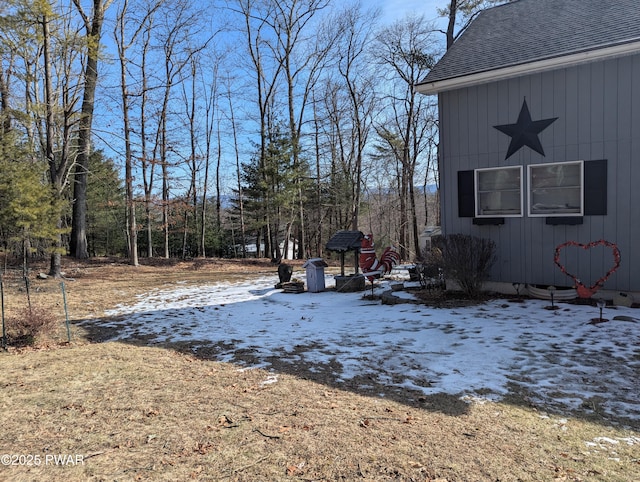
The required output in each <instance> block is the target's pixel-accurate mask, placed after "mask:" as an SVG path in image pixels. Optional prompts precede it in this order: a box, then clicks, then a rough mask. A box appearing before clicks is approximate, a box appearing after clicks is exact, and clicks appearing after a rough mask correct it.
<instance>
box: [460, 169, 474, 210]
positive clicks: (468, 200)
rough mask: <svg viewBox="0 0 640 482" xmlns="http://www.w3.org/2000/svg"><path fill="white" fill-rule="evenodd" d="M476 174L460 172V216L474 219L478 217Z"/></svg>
mask: <svg viewBox="0 0 640 482" xmlns="http://www.w3.org/2000/svg"><path fill="white" fill-rule="evenodd" d="M474 188H475V187H474V172H473V170H471V171H458V216H460V217H461V218H472V217H474V216H475V215H476V201H475V193H474Z"/></svg>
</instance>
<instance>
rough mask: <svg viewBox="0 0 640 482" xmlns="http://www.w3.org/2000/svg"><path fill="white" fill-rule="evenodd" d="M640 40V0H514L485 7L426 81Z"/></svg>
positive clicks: (445, 78)
mask: <svg viewBox="0 0 640 482" xmlns="http://www.w3.org/2000/svg"><path fill="white" fill-rule="evenodd" d="M637 41H640V0H516V1H514V2H511V3H507V4H504V5H500V6H497V7H493V8H490V9H487V10H484V11H483V12H481V13H480V14H479V15H478V16H477V17H476V18H475V19H474V20H473V22H471V24H470V25H469V27H468V28H467V30H466V31H465V32H463V34H462V35H461V36H460V37H459V38H458V40H457V41H456V42H455V43H454V44H453V46H452V47H451V48H450V49H449V50H448V51H447V52H446V54H445V55H444V56H443V57H442V59H440V61H439V62H438V63H437V64H436V65H435V66H434V68H433V69H432V70H431V72H429V74H428V75H427V77H426V78H425V80H424V82H423V83H427V82H439V81H442V80H448V79H452V78H457V77H462V76H466V75H472V74H477V73H480V72H486V71H491V70H496V69H500V68H505V67H511V66H516V65H522V64H526V63H530V62H534V61H539V60H545V59H551V58H555V57H562V56H566V55H570V54H576V53H580V52H587V51H591V50H597V49H601V48H605V47H612V46H616V45H621V44H625V43H630V42H637Z"/></svg>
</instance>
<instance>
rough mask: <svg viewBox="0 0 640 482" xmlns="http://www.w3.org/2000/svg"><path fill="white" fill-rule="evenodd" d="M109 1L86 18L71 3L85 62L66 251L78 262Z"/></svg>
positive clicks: (83, 252) (83, 248) (100, 1)
mask: <svg viewBox="0 0 640 482" xmlns="http://www.w3.org/2000/svg"><path fill="white" fill-rule="evenodd" d="M111 2H112V0H93V9H92V12H91V13H92V16H91V17H89V16H88V15H87V14H86V13H85V11H84V9H83V7H82V4H81V3H80V0H73V3H74V5H75V6H76V8H77V10H78V13H79V14H80V17H81V18H82V22H83V24H84V28H85V30H86V59H85V66H84V98H83V100H82V108H81V111H80V120H79V126H78V158H77V161H76V169H75V179H74V181H75V182H74V189H73V192H74V196H73V197H74V204H73V219H72V226H71V241H70V245H69V248H70V252H71V255H72V256H75V257H76V258H79V259H86V258H88V257H89V252H88V250H87V173H88V169H89V156H90V155H91V126H92V123H93V110H94V106H95V93H96V85H97V83H98V57H99V51H100V39H101V37H102V24H103V23H104V15H105V12H106V10H107V9H108V8H109V5H110V4H111Z"/></svg>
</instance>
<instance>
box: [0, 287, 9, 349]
mask: <svg viewBox="0 0 640 482" xmlns="http://www.w3.org/2000/svg"><path fill="white" fill-rule="evenodd" d="M0 305H1V306H2V349H3V350H6V349H7V330H6V328H5V325H4V280H3V279H2V275H0Z"/></svg>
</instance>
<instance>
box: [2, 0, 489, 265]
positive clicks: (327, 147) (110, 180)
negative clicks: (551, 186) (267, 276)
mask: <svg viewBox="0 0 640 482" xmlns="http://www.w3.org/2000/svg"><path fill="white" fill-rule="evenodd" d="M484 3H486V2H482V1H479V0H465V1H460V0H458V1H455V0H453V1H450V2H449V1H445V0H443V4H444V6H443V8H444V10H443V12H442V14H443V15H445V16H448V17H449V18H450V19H451V20H452V22H453V23H450V25H452V27H451V28H450V29H447V32H441V31H438V30H437V29H436V27H435V26H434V25H433V24H432V23H431V22H428V21H426V19H425V17H424V15H415V16H409V17H406V18H403V19H401V20H398V21H395V22H393V23H384V22H383V21H382V20H384V19H381V18H380V16H379V12H377V11H376V10H374V9H370V8H369V7H368V6H366V5H363V4H361V3H351V4H349V3H344V2H338V1H335V0H227V1H222V0H221V1H216V2H205V4H200V3H198V2H190V1H188V0H145V1H129V0H59V1H55V2H54V1H52V0H36V1H33V0H5V1H4V2H3V4H2V6H0V55H1V60H2V62H1V64H0V129H1V130H0V241H1V248H2V249H3V250H4V251H5V252H9V253H13V254H17V255H20V256H23V257H24V258H25V259H26V258H27V257H28V256H31V255H33V254H34V253H35V254H39V255H47V256H49V255H50V256H51V274H52V275H59V274H60V257H61V254H62V253H67V252H68V253H69V254H71V255H72V256H75V257H77V258H80V259H82V258H87V257H90V256H99V255H123V256H126V257H128V258H129V260H130V262H131V263H132V264H134V265H136V264H138V256H149V257H151V256H162V257H166V258H168V257H195V256H248V255H252V256H255V255H258V256H265V257H270V258H280V257H282V256H287V257H292V256H295V257H297V258H306V257H310V256H322V255H325V254H326V253H324V252H323V248H324V245H325V244H326V241H327V240H328V238H329V237H330V236H331V235H332V234H333V233H335V232H336V231H337V230H340V229H360V230H362V231H366V232H372V233H373V234H374V237H375V239H376V242H377V244H378V246H381V245H382V244H393V245H395V246H396V247H397V248H398V249H399V251H400V253H401V256H402V258H403V259H405V260H410V259H412V258H415V257H416V256H418V255H419V253H420V245H419V240H418V237H419V233H420V232H421V230H422V229H423V228H424V227H425V226H427V225H434V224H438V221H439V219H438V214H439V208H438V191H437V185H438V182H437V179H438V176H437V144H438V129H437V111H436V105H435V102H436V100H435V98H430V97H426V96H420V95H417V94H415V93H414V91H413V85H414V84H415V83H417V82H419V81H420V80H422V79H423V78H424V77H425V76H426V74H427V73H428V71H429V69H430V68H431V66H432V65H433V64H434V63H435V61H436V60H437V58H439V56H440V55H441V54H442V53H443V51H444V48H445V46H446V42H445V38H452V35H453V33H454V27H453V26H455V25H459V23H460V21H462V22H464V21H467V20H468V19H469V18H470V17H471V16H472V15H473V13H474V12H476V11H477V10H478V8H480V7H482V6H483V5H484ZM456 13H457V14H458V17H457V20H456ZM456 22H457V23H456ZM443 33H446V34H447V35H446V36H445V35H443ZM285 241H290V242H285ZM252 246H254V247H256V249H257V252H254V251H253V250H252V249H251V247H252ZM290 246H292V247H291V248H290ZM292 250H293V252H291V251H292Z"/></svg>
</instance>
